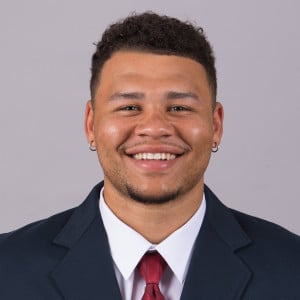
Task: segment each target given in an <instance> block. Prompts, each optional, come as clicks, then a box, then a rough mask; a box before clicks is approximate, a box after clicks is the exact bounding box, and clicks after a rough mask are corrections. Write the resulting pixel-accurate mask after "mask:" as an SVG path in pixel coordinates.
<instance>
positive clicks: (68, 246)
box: [0, 183, 300, 300]
mask: <svg viewBox="0 0 300 300" xmlns="http://www.w3.org/2000/svg"><path fill="white" fill-rule="evenodd" d="M102 185H103V183H100V184H98V185H97V186H96V187H95V188H94V189H93V190H92V191H91V193H90V194H89V195H88V197H87V199H86V200H85V201H84V202H83V203H82V204H81V205H80V206H78V207H77V208H75V209H70V210H68V211H65V212H63V213H60V214H57V215H55V216H52V217H50V218H48V219H46V220H42V221H38V222H35V223H33V224H30V225H27V226H25V227H24V228H21V229H18V230H16V231H14V232H11V233H6V234H2V235H0V299H1V300H20V299H22V300H100V299H103V300H109V299H112V300H118V299H121V295H120V291H119V287H118V283H117V280H116V277H115V273H114V268H113V263H112V258H111V255H110V250H109V245H108V239H107V236H106V232H105V230H104V226H103V223H102V220H101V217H100V212H99V205H98V201H99V192H100V189H101V187H102ZM205 195H206V200H207V211H206V215H205V218H204V221H203V224H202V227H201V230H200V232H199V235H198V237H197V240H196V242H195V247H194V251H193V255H192V259H191V263H190V267H189V271H188V273H187V277H186V280H185V284H184V288H183V292H182V295H181V299H182V300H193V299H195V300H202V299H203V300H237V299H244V300H250V299H251V300H269V299H270V300H299V299H300V239H299V237H298V236H296V235H294V234H292V233H290V232H288V231H286V230H285V229H283V228H281V227H279V226H277V225H275V224H272V223H269V222H266V221H263V220H261V219H258V218H254V217H251V216H248V215H245V214H242V213H240V212H237V211H234V210H231V209H229V208H227V207H225V206H224V205H223V204H222V203H221V202H220V201H219V200H218V199H217V198H216V196H215V195H214V194H213V193H212V192H211V191H210V190H209V189H208V188H207V187H205ZM174 251H176V249H174Z"/></svg>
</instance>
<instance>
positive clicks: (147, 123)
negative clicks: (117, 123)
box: [135, 110, 174, 138]
mask: <svg viewBox="0 0 300 300" xmlns="http://www.w3.org/2000/svg"><path fill="white" fill-rule="evenodd" d="M166 114H167V113H166V112H163V111H160V110H151V111H148V112H144V113H143V114H142V115H141V119H140V120H139V122H138V124H137V125H136V128H135V133H136V134H137V135H139V136H149V137H152V138H161V137H167V136H170V135H172V134H174V127H173V125H172V123H171V122H170V120H168V118H167V115H166Z"/></svg>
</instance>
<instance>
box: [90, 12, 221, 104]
mask: <svg viewBox="0 0 300 300" xmlns="http://www.w3.org/2000/svg"><path fill="white" fill-rule="evenodd" d="M120 50H137V51H141V52H149V53H155V54H164V55H176V56H183V57H188V58H191V59H193V60H195V61H197V62H198V63H200V64H201V65H202V66H203V67H204V69H205V71H206V76H207V79H208V83H209V85H210V88H211V93H212V104H213V105H214V104H215V102H216V94H217V78H216V69H215V58H214V54H213V50H212V47H211V45H210V44H209V42H208V41H207V39H206V37H205V34H204V32H203V30H202V28H198V27H195V26H194V25H193V24H191V23H188V22H181V21H179V20H178V19H175V18H171V17H168V16H160V15H157V14H155V13H151V12H146V13H143V14H140V15H131V16H129V17H127V18H126V19H124V20H122V21H120V22H118V23H114V24H112V25H111V26H110V27H109V28H108V29H107V30H106V31H105V32H104V34H103V35H102V39H101V40H100V41H99V42H98V44H97V45H96V51H95V53H94V55H93V57H92V67H91V72H92V76H91V80H90V90H91V99H92V101H94V96H95V91H96V89H97V86H98V84H99V76H100V74H101V70H102V68H103V65H104V63H105V62H106V61H107V60H108V59H109V58H111V56H112V55H113V54H114V53H115V52H117V51H120Z"/></svg>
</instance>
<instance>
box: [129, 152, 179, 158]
mask: <svg viewBox="0 0 300 300" xmlns="http://www.w3.org/2000/svg"><path fill="white" fill-rule="evenodd" d="M133 158H134V159H137V160H142V159H143V160H147V159H151V160H172V159H175V158H176V155H175V154H171V153H137V154H134V155H133Z"/></svg>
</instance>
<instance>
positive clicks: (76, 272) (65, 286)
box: [52, 185, 121, 300]
mask: <svg viewBox="0 0 300 300" xmlns="http://www.w3.org/2000/svg"><path fill="white" fill-rule="evenodd" d="M101 187H102V185H98V186H96V187H95V188H94V189H93V190H92V191H91V193H90V195H89V196H88V197H87V199H86V201H84V202H83V204H82V205H81V206H79V207H78V208H77V209H75V211H74V213H73V215H72V217H71V218H70V220H69V221H68V223H67V224H66V225H65V227H64V228H63V230H62V231H61V232H60V234H59V235H58V236H57V237H56V238H55V240H54V243H55V244H56V245H60V246H63V247H66V248H68V251H67V254H66V255H65V257H64V259H63V260H62V261H61V262H60V263H59V264H58V266H57V267H56V268H55V270H54V271H53V272H52V278H53V280H54V281H55V284H56V286H57V288H58V289H59V290H60V292H61V293H62V295H63V296H64V299H66V300H79V299H80V300H85V299H89V300H96V299H97V300H99V299H116V300H117V299H120V300H121V295H120V291H119V287H118V283H117V280H116V277H115V272H114V268H113V264H112V258H111V255H110V250H109V245H108V240H107V236H106V233H105V229H104V226H103V223H102V220H101V217H100V213H99V205H98V202H99V201H98V200H99V193H100V189H101Z"/></svg>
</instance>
